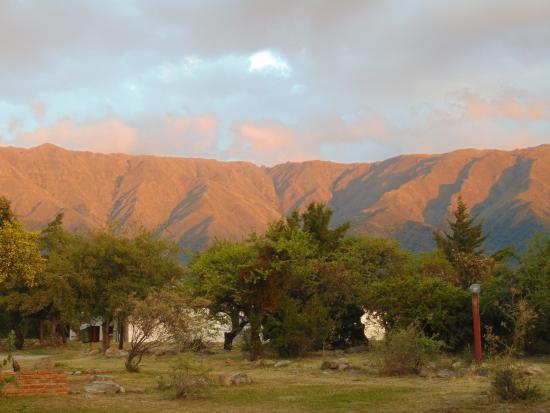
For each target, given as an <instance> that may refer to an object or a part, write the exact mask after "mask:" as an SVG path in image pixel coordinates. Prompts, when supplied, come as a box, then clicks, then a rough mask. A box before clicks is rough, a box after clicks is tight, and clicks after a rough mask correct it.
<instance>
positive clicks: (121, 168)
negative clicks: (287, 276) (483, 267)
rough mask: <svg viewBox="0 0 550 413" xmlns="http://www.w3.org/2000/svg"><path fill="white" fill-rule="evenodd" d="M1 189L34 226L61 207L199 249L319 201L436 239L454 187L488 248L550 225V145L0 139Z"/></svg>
mask: <svg viewBox="0 0 550 413" xmlns="http://www.w3.org/2000/svg"><path fill="white" fill-rule="evenodd" d="M0 195H4V196H6V197H7V198H8V199H10V200H11V201H12V206H13V208H14V211H15V213H16V215H17V216H18V217H19V218H20V219H21V220H22V221H23V222H24V223H25V224H26V225H27V226H28V227H29V228H31V229H39V228H42V227H44V226H45V224H46V223H47V222H48V221H49V220H51V219H52V218H53V217H54V216H55V215H56V213H58V212H59V211H64V212H65V226H66V227H67V228H68V229H71V230H86V229H87V228H97V227H103V226H106V225H109V224H116V225H118V224H120V225H123V226H125V227H127V228H136V227H139V226H142V225H143V226H144V227H146V228H150V229H156V230H158V231H159V233H161V234H162V235H163V236H165V237H167V238H169V239H172V240H175V241H177V242H178V243H180V244H181V245H182V246H184V247H188V248H191V249H194V250H197V249H200V248H202V247H204V245H205V244H206V243H207V242H208V241H209V240H211V239H214V238H218V239H240V238H242V237H244V236H246V234H248V233H249V232H250V231H252V230H255V231H262V230H264V229H265V228H266V226H267V224H268V223H269V222H271V221H273V220H276V219H278V218H280V217H281V216H284V215H286V214H288V213H289V212H291V211H292V210H294V209H296V208H298V209H300V208H303V207H305V206H306V205H307V204H309V203H310V202H312V201H319V202H324V203H326V204H328V206H330V208H332V209H333V210H334V216H333V223H334V224H339V223H342V222H345V221H350V222H351V224H352V229H351V233H352V234H355V235H371V236H389V237H393V238H396V239H397V240H399V241H400V242H401V243H402V244H403V245H405V246H406V247H408V248H411V249H412V250H415V251H420V250H427V249H431V248H433V246H434V243H433V239H432V231H433V230H434V229H445V228H446V226H447V223H446V220H447V219H448V218H449V216H450V213H451V211H452V209H453V208H454V206H455V205H456V200H457V197H458V196H459V195H462V198H463V199H464V200H465V201H466V203H467V204H468V205H469V206H470V208H471V209H472V211H473V213H475V214H476V215H478V217H479V219H482V220H483V221H484V224H485V228H486V230H487V231H488V232H489V238H488V248H489V249H490V250H494V249H497V248H500V247H503V246H507V245H511V244H513V245H516V246H517V247H518V248H519V249H520V250H521V249H524V248H525V246H526V244H527V243H528V241H529V239H530V238H531V237H532V236H533V235H534V234H536V233H539V232H548V231H549V230H550V144H547V145H541V146H537V147H533V148H525V149H517V150H513V151H502V150H477V149H464V150H457V151H453V152H450V153H445V154H436V155H403V156H398V157H395V158H391V159H388V160H385V161H381V162H373V163H351V164H342V163H334V162H327V161H307V162H287V163H284V164H280V165H276V166H273V167H265V166H258V165H255V164H253V163H250V162H241V161H235V162H222V161H217V160H211V159H195V158H176V157H159V156H149V155H147V156H133V155H126V154H99V153H92V152H80V151H69V150H66V149H62V148H60V147H57V146H54V145H51V144H44V145H41V146H38V147H35V148H30V149H23V148H15V147H0Z"/></svg>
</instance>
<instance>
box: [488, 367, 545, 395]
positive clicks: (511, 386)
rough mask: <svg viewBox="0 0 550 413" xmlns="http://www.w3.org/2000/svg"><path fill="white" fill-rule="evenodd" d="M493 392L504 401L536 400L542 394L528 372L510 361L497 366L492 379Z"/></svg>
mask: <svg viewBox="0 0 550 413" xmlns="http://www.w3.org/2000/svg"><path fill="white" fill-rule="evenodd" d="M491 392H492V393H493V394H494V395H495V396H496V397H498V398H499V399H500V400H503V401H518V400H535V399H539V398H540V397H541V396H542V393H541V391H540V389H539V388H538V387H537V386H536V385H534V384H532V383H531V381H530V380H529V378H528V377H526V374H525V373H524V372H522V371H521V370H520V369H519V368H518V367H517V366H515V365H514V364H512V363H510V362H506V363H504V364H502V365H500V366H499V367H497V369H496V371H495V373H494V377H493V380H492V381H491Z"/></svg>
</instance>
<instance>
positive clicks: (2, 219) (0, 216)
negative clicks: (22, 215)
mask: <svg viewBox="0 0 550 413" xmlns="http://www.w3.org/2000/svg"><path fill="white" fill-rule="evenodd" d="M15 221H16V218H15V215H14V213H13V211H12V209H11V202H10V201H9V199H7V198H6V197H4V196H0V227H3V226H4V223H6V222H15Z"/></svg>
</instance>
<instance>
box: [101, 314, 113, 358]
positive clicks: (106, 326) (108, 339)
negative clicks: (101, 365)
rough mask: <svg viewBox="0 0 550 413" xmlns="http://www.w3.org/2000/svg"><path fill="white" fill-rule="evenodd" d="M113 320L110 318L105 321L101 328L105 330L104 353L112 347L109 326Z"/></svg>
mask: <svg viewBox="0 0 550 413" xmlns="http://www.w3.org/2000/svg"><path fill="white" fill-rule="evenodd" d="M110 323H111V320H109V319H108V318H106V319H104V320H103V324H102V326H101V328H102V329H103V352H104V353H105V352H106V351H107V349H108V348H109V347H111V337H109V324H110Z"/></svg>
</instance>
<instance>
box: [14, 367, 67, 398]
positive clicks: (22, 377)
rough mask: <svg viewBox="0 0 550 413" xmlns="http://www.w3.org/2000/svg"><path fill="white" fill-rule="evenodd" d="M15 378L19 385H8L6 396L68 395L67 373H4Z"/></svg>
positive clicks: (57, 371) (52, 371)
mask: <svg viewBox="0 0 550 413" xmlns="http://www.w3.org/2000/svg"><path fill="white" fill-rule="evenodd" d="M4 374H5V375H11V376H15V377H16V380H17V383H18V385H17V386H16V385H13V384H8V385H6V386H5V387H4V395H5V396H37V395H48V394H51V395H64V394H67V371H66V370H47V371H46V370H45V371H22V372H19V373H4Z"/></svg>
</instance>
